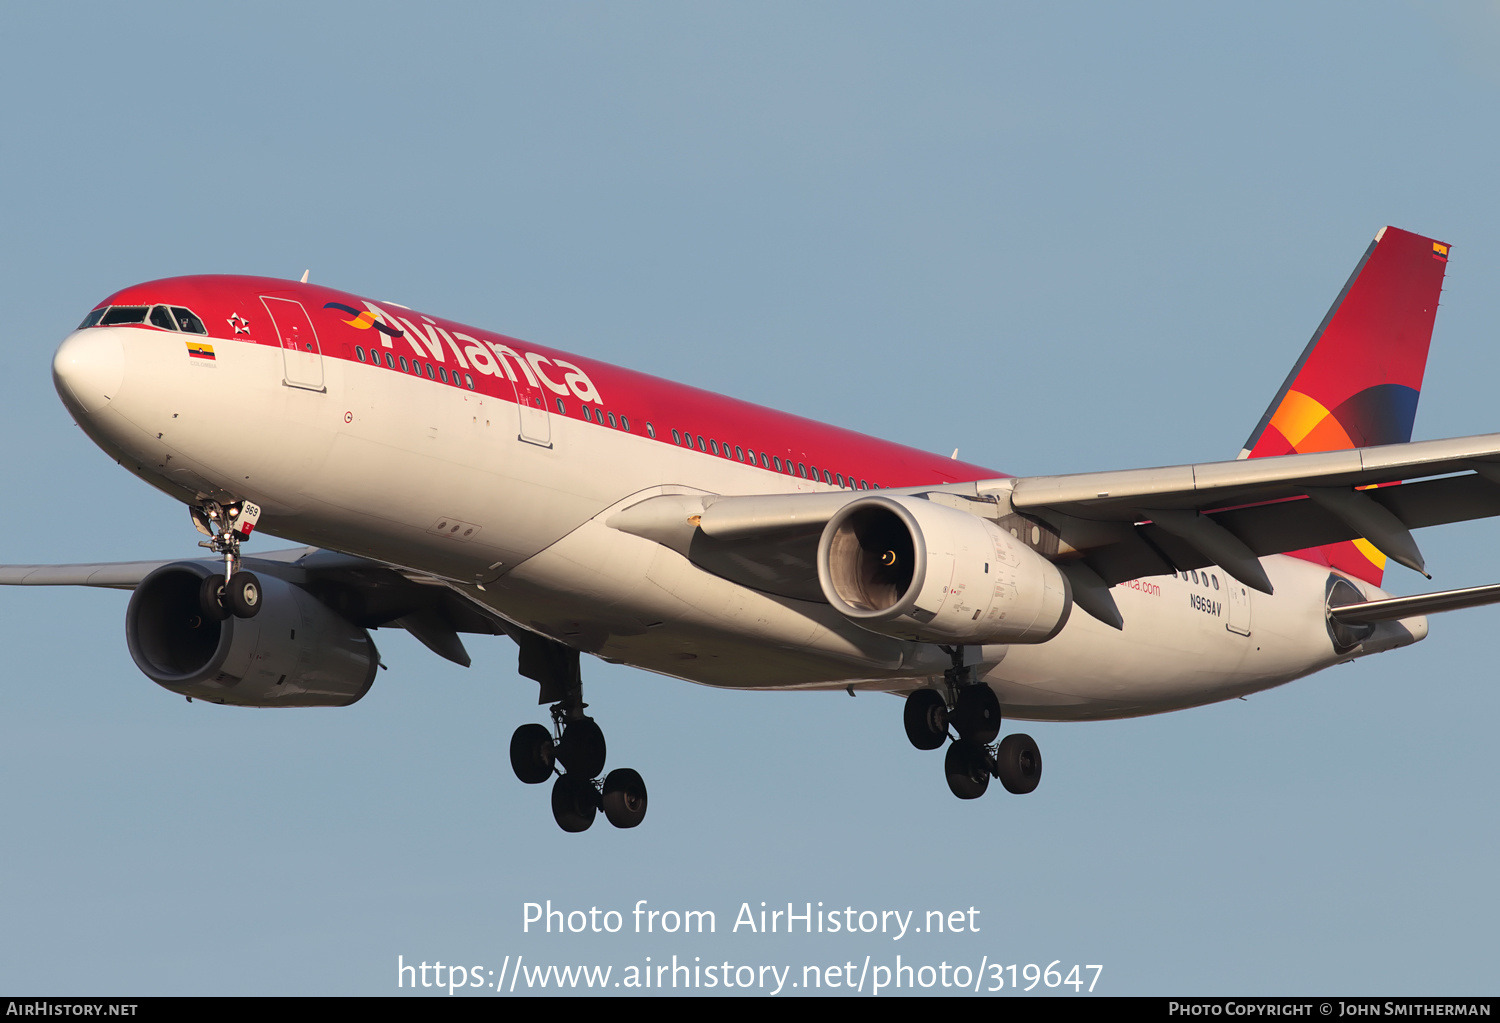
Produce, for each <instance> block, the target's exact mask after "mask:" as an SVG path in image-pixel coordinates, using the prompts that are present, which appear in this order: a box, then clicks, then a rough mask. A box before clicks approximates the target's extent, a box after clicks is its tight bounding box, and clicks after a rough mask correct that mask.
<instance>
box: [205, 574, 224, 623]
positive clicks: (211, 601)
mask: <svg viewBox="0 0 1500 1023" xmlns="http://www.w3.org/2000/svg"><path fill="white" fill-rule="evenodd" d="M198 607H199V609H200V610H202V612H203V617H204V618H207V619H209V620H211V621H215V622H222V621H224V620H225V619H226V618H228V617H229V608H228V607H226V606H225V605H224V577H223V576H222V575H211V576H208V577H207V578H205V579H204V580H203V584H202V585H201V586H199V587H198Z"/></svg>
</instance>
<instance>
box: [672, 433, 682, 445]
mask: <svg viewBox="0 0 1500 1023" xmlns="http://www.w3.org/2000/svg"><path fill="white" fill-rule="evenodd" d="M672 443H673V444H681V443H682V434H680V433H678V432H677V431H676V430H673V431H672Z"/></svg>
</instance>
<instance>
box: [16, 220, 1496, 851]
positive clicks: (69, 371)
mask: <svg viewBox="0 0 1500 1023" xmlns="http://www.w3.org/2000/svg"><path fill="white" fill-rule="evenodd" d="M1447 258H1448V246H1447V245H1445V244H1443V243H1441V242H1436V241H1433V240H1432V239H1430V238H1423V237H1420V236H1418V235H1414V234H1409V233H1407V232H1405V231H1399V230H1396V229H1394V228H1386V229H1384V230H1383V231H1381V232H1380V233H1379V234H1378V235H1376V237H1375V241H1374V242H1373V243H1371V245H1370V247H1369V248H1368V250H1367V251H1366V252H1365V254H1364V256H1363V257H1362V258H1361V259H1360V261H1359V264H1358V266H1357V267H1356V268H1355V270H1354V273H1353V275H1352V276H1351V277H1350V278H1349V281H1348V283H1347V284H1346V285H1345V287H1344V290H1343V291H1342V292H1341V293H1340V294H1339V296H1338V298H1337V299H1336V300H1335V301H1334V303H1333V307H1332V308H1331V309H1330V310H1329V312H1328V315H1327V317H1326V318H1325V319H1324V320H1323V322H1322V324H1321V325H1320V326H1319V327H1318V329H1317V331H1316V332H1315V333H1314V335H1313V338H1312V340H1311V342H1310V343H1309V344H1308V346H1307V349H1306V350H1305V351H1304V352H1303V353H1302V356H1301V358H1300V359H1298V360H1297V363H1296V365H1295V366H1294V367H1293V369H1292V371H1291V373H1290V375H1288V377H1287V380H1286V383H1285V384H1284V385H1283V386H1282V388H1281V390H1280V392H1279V393H1278V394H1277V395H1276V396H1275V398H1273V399H1272V401H1271V404H1270V406H1269V408H1267V410H1266V413H1265V415H1264V416H1263V417H1262V418H1261V421H1260V422H1259V424H1257V425H1256V427H1255V429H1254V430H1253V431H1252V433H1251V434H1250V438H1249V440H1248V441H1247V442H1246V444H1245V450H1244V451H1242V452H1240V457H1239V458H1237V459H1231V460H1227V461H1222V462H1210V463H1205V464H1199V465H1177V466H1166V467H1161V468H1149V469H1129V470H1123V471H1114V472H1097V473H1086V474H1082V475H1070V476H1050V477H1029V478H1011V477H1007V476H1005V475H1003V474H1002V473H999V472H996V471H994V470H991V469H986V468H983V467H981V466H977V465H969V464H966V463H963V462H959V461H956V460H954V459H950V458H944V457H941V456H939V455H932V454H927V453H924V452H921V451H916V450H913V449H911V448H908V447H903V446H901V445H899V444H893V443H890V442H887V441H882V440H877V439H874V438H872V437H866V436H862V435H860V434H856V433H852V432H850V431H847V430H841V429H838V428H836V427H832V426H825V425H823V424H821V423H816V422H811V421H809V420H806V419H801V418H798V417H796V416H791V415H787V414H784V413H780V412H775V411H772V410H770V409H766V408H761V407H757V406H755V405H750V404H746V403H745V402H740V401H735V400H733V399H731V398H726V397H722V396H720V395H717V394H710V393H706V392H704V391H699V390H694V389H692V388H689V387H684V386H681V385H678V384H673V383H669V382H667V381H665V380H659V379H656V378H653V377H649V376H645V375H642V374H640V373H634V372H631V371H629V370H626V369H621V368H618V367H615V366H610V365H606V364H604V363H600V362H596V361H594V360H591V359H588V358H584V357H582V356H577V355H569V354H567V353H564V352H559V351H554V350H552V349H549V348H543V347H540V346H538V345H534V344H530V343H527V342H524V341H520V340H518V339H516V338H512V337H506V336H504V335H501V334H496V333H493V332H491V331H486V330H481V329H477V328H474V327H467V326H464V325H463V324H459V323H454V322H451V321H448V320H443V319H438V318H436V317H432V316H427V315H424V314H422V313H419V312H416V311H413V310H410V309H407V308H405V307H404V306H400V305H397V304H396V303H393V302H374V301H370V300H367V299H364V298H360V297H357V296H355V295H350V294H346V293H344V292H341V291H334V290H331V289H328V288H323V287H318V286H316V285H313V284H308V283H305V282H296V281H284V280H274V279H269V278H259V277H228V276H214V277H179V278H173V279H170V280H161V281H152V282H150V283H147V284H140V285H136V286H133V287H129V288H126V289H124V290H122V291H119V292H117V293H116V294H114V295H111V296H109V297H108V298H106V299H105V300H104V301H103V302H101V303H99V305H98V306H96V307H95V308H94V309H93V311H91V312H90V313H89V314H88V315H87V316H85V317H84V319H83V323H82V324H81V325H80V326H79V328H78V330H76V331H75V332H73V333H72V334H69V335H68V336H67V337H66V338H65V339H64V340H63V342H62V345H61V346H60V347H59V348H58V350H57V355H56V357H55V360H54V362H53V374H54V379H55V383H56V387H57V391H58V394H59V395H60V397H61V398H62V400H63V403H64V404H65V405H66V406H67V408H68V410H69V411H70V412H71V413H72V415H73V416H74V418H75V419H76V420H77V422H78V424H79V425H80V426H81V427H82V428H83V429H84V430H85V431H86V432H87V434H88V436H89V437H91V438H92V439H93V440H94V442H95V443H97V444H98V445H99V447H101V448H102V449H103V450H104V451H105V452H106V453H107V454H109V455H110V456H111V457H112V458H114V459H115V460H116V461H118V462H119V463H120V464H121V465H123V466H124V467H125V468H126V469H128V470H129V471H130V472H132V473H134V474H135V475H137V476H139V477H140V478H141V479H143V480H145V481H146V482H147V483H149V484H151V485H152V486H154V487H156V488H158V489H160V490H162V491H164V492H166V493H167V494H170V495H171V496H173V497H175V498H177V499H179V500H181V501H182V502H183V504H185V505H186V506H187V508H188V510H189V512H190V514H191V521H192V523H193V524H194V525H195V526H196V527H197V528H198V530H199V532H201V533H203V534H205V535H206V536H207V539H205V540H203V541H201V545H202V546H204V547H207V548H208V549H209V551H210V554H209V556H208V557H205V558H204V559H202V560H187V561H176V562H169V563H158V562H136V563H127V564H95V565H61V566H5V567H3V568H0V583H9V584H23V585H87V586H105V587H115V588H119V589H128V590H133V591H134V593H133V595H132V596H131V599H130V604H129V607H128V609H127V611H126V624H127V638H128V644H129V649H130V654H131V657H132V658H133V659H134V660H135V663H136V664H137V666H139V667H140V669H141V671H142V672H144V673H145V674H146V676H147V677H148V678H150V679H151V680H152V681H154V682H156V683H158V684H159V685H161V686H163V687H164V688H166V689H168V690H170V691H172V692H174V693H177V694H179V695H183V696H186V697H187V698H188V699H189V700H194V699H197V700H203V701H207V702H211V703H217V704H229V705H235V706H242V707H310V706H344V705H347V704H351V703H353V702H355V701H356V700H358V699H360V698H361V697H362V696H364V694H365V693H366V692H367V691H368V690H369V688H370V685H371V683H372V681H373V680H374V678H375V674H376V668H377V666H378V664H379V655H378V654H377V652H376V649H375V644H374V643H373V641H372V640H371V638H370V633H369V630H371V629H374V628H377V627H399V628H404V629H406V630H407V631H408V632H410V633H411V634H412V635H413V636H415V637H416V638H417V639H418V640H420V641H421V642H422V643H423V644H425V645H426V646H427V647H429V648H430V649H431V650H432V651H433V652H434V653H436V654H438V655H440V656H442V657H446V658H448V659H449V660H452V661H456V662H458V663H460V664H464V665H467V664H468V663H469V658H468V654H467V653H466V652H465V649H464V646H463V643H462V641H461V640H460V638H459V634H460V633H487V634H492V635H499V634H502V633H503V634H505V635H508V636H510V637H511V638H512V639H513V640H515V641H516V643H517V644H518V646H519V649H520V665H519V670H520V673H521V674H522V675H525V676H527V677H528V678H531V679H534V680H536V681H537V682H539V683H540V697H539V703H540V704H542V705H550V706H551V727H550V728H549V727H547V726H544V725H542V724H537V723H531V724H523V725H522V726H521V727H520V728H519V729H518V730H517V731H516V733H515V735H514V737H513V739H512V742H511V748H510V754H511V761H512V765H513V767H514V769H515V773H516V774H517V776H518V777H519V778H520V780H521V781H523V782H529V783H535V784H540V783H542V782H546V781H548V780H551V781H552V810H553V814H554V816H555V818H556V820H557V822H558V824H559V825H560V826H561V827H562V828H563V829H565V830H568V831H581V830H583V829H585V828H587V827H589V825H590V824H591V823H592V821H593V819H594V816H595V814H596V812H597V811H598V810H599V809H603V811H604V813H605V816H606V817H607V818H608V819H609V821H610V822H611V823H612V824H614V825H616V826H619V827H633V826H635V825H637V824H639V823H640V822H641V820H642V818H643V817H644V815H645V812H646V803H647V796H646V787H645V784H644V782H643V781H642V779H641V777H640V775H639V774H637V773H636V772H635V771H632V770H629V769H623V768H617V769H615V770H612V771H610V772H609V773H608V774H607V775H606V774H605V773H604V768H605V762H606V747H605V742H604V736H603V733H602V731H601V730H600V728H599V726H598V724H597V723H596V722H595V721H594V720H593V718H592V717H590V716H589V715H588V714H586V713H585V710H586V708H587V704H585V703H584V700H583V687H582V681H581V674H580V658H579V655H580V653H589V654H592V655H594V656H596V657H600V658H603V659H605V660H609V661H615V662H623V663H626V664H632V665H636V666H638V667H641V668H645V669H647V670H650V671H655V672H660V673H662V674H666V675H672V676H676V677H678V678H682V679H687V680H689V681H693V682H699V683H703V684H705V685H712V686H722V687H728V688H739V689H781V690H816V689H845V688H848V689H849V690H850V691H851V692H853V691H854V690H876V691H884V692H890V693H894V694H897V695H900V696H902V697H904V698H905V714H904V721H905V728H906V733H907V736H908V737H909V738H910V740H911V742H912V743H913V744H914V745H916V746H917V747H918V748H921V749H931V750H935V749H938V748H940V747H942V746H944V745H945V744H946V745H947V753H946V758H945V771H946V775H947V780H948V785H949V787H950V788H951V789H952V791H953V792H954V794H955V795H957V796H958V797H960V798H963V799H972V798H975V797H977V796H979V795H981V794H982V793H983V792H984V791H985V789H986V787H987V785H988V783H989V780H990V779H991V778H992V777H995V778H999V779H1000V781H1001V783H1002V784H1003V785H1004V786H1005V788H1007V789H1008V790H1010V791H1011V792H1016V793H1024V792H1030V791H1032V790H1033V789H1034V788H1035V787H1036V785H1037V782H1038V780H1039V778H1040V776H1041V769H1042V760H1041V755H1040V753H1039V751H1038V749H1037V746H1036V744H1035V743H1034V742H1033V741H1032V740H1031V739H1030V738H1029V737H1028V736H1026V735H1024V734H1021V733H1012V734H1008V735H1006V736H1005V738H1004V739H1003V740H1000V741H998V742H997V739H999V735H1000V731H1001V722H1002V720H1003V719H1005V718H1010V719H1020V720H1052V721H1057V720H1084V719H1100V718H1119V717H1129V716H1133V715H1141V714H1154V713H1160V712H1162V711H1168V710H1176V709H1178V708H1183V707H1191V706H1195V705H1200V704H1205V703H1210V702H1213V701H1217V700H1226V699H1230V698H1233V697H1237V696H1240V695H1243V694H1246V693H1252V692H1255V691H1257V690H1262V689H1266V688H1269V687H1271V686H1276V685H1280V684H1282V683H1284V682H1289V681H1291V680H1292V679H1296V678H1300V677H1302V676H1304V675H1307V674H1310V673H1312V672H1315V671H1318V670H1320V669H1322V668H1326V667H1328V666H1329V665H1332V664H1334V663H1337V662H1340V661H1345V660H1349V659H1351V658H1355V657H1363V656H1366V655H1369V654H1374V653H1378V652H1381V651H1384V650H1390V649H1392V648H1395V647H1401V646H1406V645H1408V644H1410V643H1414V642H1416V641H1418V640H1420V639H1422V638H1424V637H1425V636H1426V635H1427V623H1426V619H1425V618H1424V617H1422V616H1423V615H1424V614H1427V613H1432V612H1435V611H1441V610H1447V609H1451V608H1457V607H1467V606H1472V605H1475V604H1480V603H1488V602H1493V601H1497V600H1500V586H1487V587H1478V588H1474V589H1469V590H1455V591H1447V592H1441V593H1430V594H1425V595H1421V596H1415V597H1391V596H1389V595H1388V594H1386V593H1385V592H1384V591H1382V590H1381V589H1380V584H1381V580H1382V574H1383V571H1384V568H1385V564H1386V561H1387V560H1388V559H1389V560H1394V561H1396V562H1398V563H1400V564H1402V565H1405V566H1407V567H1409V568H1412V569H1415V570H1416V571H1418V572H1421V571H1423V560H1422V555H1421V553H1420V552H1419V550H1418V548H1417V545H1416V543H1415V542H1414V541H1413V539H1412V535H1411V529H1412V528H1414V527H1418V526H1430V525H1435V524H1438V523H1443V522H1453V521H1458V520H1463V519H1471V518H1477V517H1481V516H1490V515H1495V514H1500V434H1490V435H1485V436H1478V437H1462V438H1455V439H1449V440H1431V441H1420V442H1415V443H1413V442H1411V432H1412V422H1413V418H1414V416H1415V413H1416V408H1417V398H1418V395H1419V393H1420V390H1421V385H1422V374H1423V369H1424V366H1425V363H1426V358H1427V348H1428V343H1429V340H1430V338H1431V333H1432V326H1433V320H1434V317H1435V315H1436V312H1437V306H1438V297H1439V293H1440V291H1441V290H1442V280H1443V272H1444V269H1445V266H1446V262H1447ZM1396 484H1399V485H1396ZM255 529H259V530H260V531H261V532H266V533H272V534H275V535H277V536H281V537H286V538H288V539H291V540H294V541H296V542H297V543H300V544H305V545H307V546H305V547H303V548H301V549H295V550H288V551H280V552H274V553H268V554H264V555H260V556H258V557H254V556H250V555H249V554H247V553H242V547H243V546H244V545H245V543H246V541H247V540H248V539H249V538H250V536H251V532H252V530H255Z"/></svg>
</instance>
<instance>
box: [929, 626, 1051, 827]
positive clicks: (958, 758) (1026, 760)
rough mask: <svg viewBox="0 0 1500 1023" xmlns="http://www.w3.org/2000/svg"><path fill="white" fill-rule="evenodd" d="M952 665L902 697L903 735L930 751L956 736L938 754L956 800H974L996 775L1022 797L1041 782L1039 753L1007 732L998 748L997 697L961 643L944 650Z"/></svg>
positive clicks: (1029, 739)
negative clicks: (933, 684)
mask: <svg viewBox="0 0 1500 1023" xmlns="http://www.w3.org/2000/svg"><path fill="white" fill-rule="evenodd" d="M948 653H949V655H950V656H951V657H952V658H953V667H951V668H949V669H948V670H947V671H946V672H944V673H943V683H944V685H943V688H942V689H918V690H917V691H916V692H914V693H912V694H911V695H910V696H908V697H907V698H906V709H905V712H904V713H903V715H902V721H903V724H905V726H906V737H907V739H909V740H910V741H911V744H912V745H913V746H915V747H916V748H917V749H921V750H931V749H937V748H938V747H940V746H942V745H943V743H944V742H946V741H947V740H948V739H949V738H950V734H949V726H950V725H951V726H952V727H953V728H954V729H955V730H957V732H958V735H957V737H956V738H953V741H952V743H951V744H950V745H949V746H948V753H947V755H946V756H945V757H944V758H943V773H944V774H945V775H946V776H947V779H948V788H949V790H950V791H952V793H953V794H954V795H955V796H957V797H958V798H959V799H978V798H979V797H980V796H982V795H984V793H985V790H987V789H988V788H989V784H990V778H992V777H994V778H999V779H1000V784H1001V785H1003V786H1005V790H1006V791H1007V792H1013V793H1016V794H1017V795H1024V794H1025V793H1027V792H1031V791H1033V790H1034V789H1035V788H1036V787H1037V783H1038V782H1040V781H1041V780H1042V753H1041V750H1039V749H1038V748H1037V745H1036V740H1034V739H1032V737H1031V736H1029V735H1025V734H1021V733H1016V734H1014V735H1007V736H1006V737H1005V738H1004V739H1003V740H1002V741H1001V742H1000V744H999V745H998V746H996V745H995V744H994V743H995V739H996V738H997V737H998V736H999V735H1000V700H999V698H998V697H997V696H996V695H995V691H994V690H993V689H991V688H990V687H989V686H987V685H985V684H984V683H983V682H980V681H978V680H976V679H975V678H974V671H973V669H972V668H970V667H969V666H967V665H966V664H964V656H963V647H954V648H951V649H949V650H948Z"/></svg>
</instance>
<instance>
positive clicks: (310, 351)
mask: <svg viewBox="0 0 1500 1023" xmlns="http://www.w3.org/2000/svg"><path fill="white" fill-rule="evenodd" d="M260 301H261V304H262V305H264V306H265V307H266V312H267V313H268V314H270V317H271V322H272V323H273V324H274V325H275V326H276V334H277V336H278V337H280V338H281V359H282V370H283V372H284V374H285V376H283V378H282V383H284V384H286V385H287V386H288V387H301V388H305V389H306V390H309V391H323V390H326V389H327V388H325V387H324V386H323V350H322V348H321V347H319V345H318V333H317V331H315V330H313V325H312V320H310V319H308V316H307V310H306V309H304V308H303V307H302V303H301V302H298V301H297V300H296V299H293V298H273V297H271V296H270V295H262V296H261V297H260Z"/></svg>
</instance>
